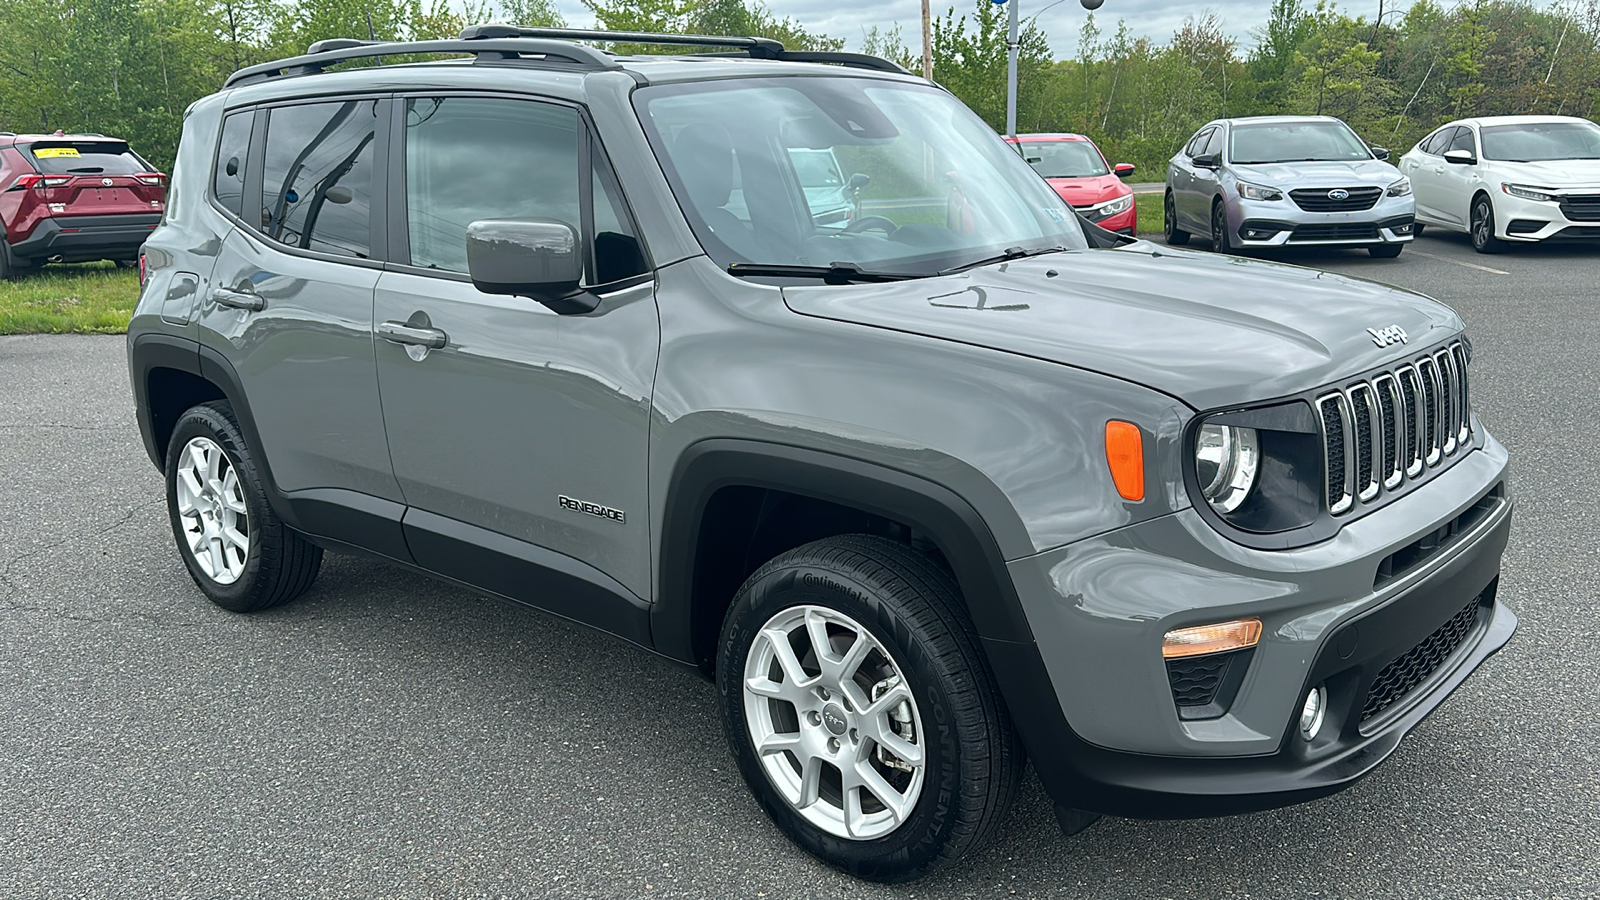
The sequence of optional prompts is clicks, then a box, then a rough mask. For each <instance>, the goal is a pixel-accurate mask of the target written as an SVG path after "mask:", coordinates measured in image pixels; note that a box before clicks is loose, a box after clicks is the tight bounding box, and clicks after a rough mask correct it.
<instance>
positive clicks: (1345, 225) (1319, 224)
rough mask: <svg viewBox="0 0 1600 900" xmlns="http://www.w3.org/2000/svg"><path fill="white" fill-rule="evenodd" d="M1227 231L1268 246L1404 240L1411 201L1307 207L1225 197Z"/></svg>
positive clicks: (1249, 243)
mask: <svg viewBox="0 0 1600 900" xmlns="http://www.w3.org/2000/svg"><path fill="white" fill-rule="evenodd" d="M1226 210H1227V217H1228V229H1229V232H1230V234H1229V237H1230V239H1231V242H1232V244H1233V246H1234V247H1237V248H1240V249H1249V248H1271V247H1285V246H1289V247H1318V246H1320V247H1370V246H1372V245H1374V244H1405V243H1409V242H1410V241H1411V240H1412V239H1413V237H1414V236H1415V235H1414V231H1415V228H1414V224H1413V223H1414V217H1415V214H1416V201H1415V200H1413V199H1412V198H1411V197H1410V196H1405V197H1390V196H1388V195H1387V194H1385V195H1382V196H1380V197H1379V198H1378V202H1377V203H1376V204H1375V205H1374V206H1373V207H1372V208H1371V209H1363V210H1352V211H1349V212H1309V211H1306V210H1303V209H1301V208H1300V207H1298V206H1296V205H1295V203H1294V201H1292V200H1290V199H1289V198H1288V197H1285V198H1284V199H1282V200H1272V201H1265V200H1245V199H1243V198H1230V199H1229V201H1228V203H1227V207H1226Z"/></svg>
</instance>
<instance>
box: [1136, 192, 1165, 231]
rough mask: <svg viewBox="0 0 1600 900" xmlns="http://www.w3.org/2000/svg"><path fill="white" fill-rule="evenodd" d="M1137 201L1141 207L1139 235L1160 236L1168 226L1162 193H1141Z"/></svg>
mask: <svg viewBox="0 0 1600 900" xmlns="http://www.w3.org/2000/svg"><path fill="white" fill-rule="evenodd" d="M1135 202H1136V203H1137V205H1138V208H1139V236H1140V237H1143V238H1156V237H1160V236H1161V231H1162V229H1163V228H1164V227H1165V226H1166V221H1165V217H1164V216H1163V215H1162V210H1161V195H1160V194H1140V195H1139V196H1138V197H1137V198H1135Z"/></svg>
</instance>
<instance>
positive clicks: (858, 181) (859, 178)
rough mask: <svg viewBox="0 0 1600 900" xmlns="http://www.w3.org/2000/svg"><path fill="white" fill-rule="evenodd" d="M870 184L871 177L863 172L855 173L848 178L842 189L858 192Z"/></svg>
mask: <svg viewBox="0 0 1600 900" xmlns="http://www.w3.org/2000/svg"><path fill="white" fill-rule="evenodd" d="M871 183H872V176H871V175H868V174H867V173H865V172H857V173H855V174H854V175H851V176H850V180H849V181H847V182H845V186H844V187H845V190H848V191H859V190H861V189H862V188H864V187H866V186H867V185H869V184H871Z"/></svg>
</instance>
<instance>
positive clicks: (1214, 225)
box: [1211, 200, 1233, 253]
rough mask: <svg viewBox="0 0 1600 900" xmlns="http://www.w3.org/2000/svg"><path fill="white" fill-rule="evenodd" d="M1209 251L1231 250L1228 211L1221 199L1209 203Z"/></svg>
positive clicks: (1229, 251) (1222, 251)
mask: <svg viewBox="0 0 1600 900" xmlns="http://www.w3.org/2000/svg"><path fill="white" fill-rule="evenodd" d="M1211 251H1212V252H1213V253H1232V252H1233V242H1232V241H1230V240H1228V211H1227V209H1226V208H1225V207H1224V206H1223V205H1222V201H1221V200H1218V201H1216V202H1215V203H1213V204H1211Z"/></svg>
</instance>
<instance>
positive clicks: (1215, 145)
mask: <svg viewBox="0 0 1600 900" xmlns="http://www.w3.org/2000/svg"><path fill="white" fill-rule="evenodd" d="M1202 152H1203V153H1206V154H1210V155H1217V156H1220V155H1221V154H1222V129H1221V128H1217V129H1215V130H1213V131H1212V132H1211V140H1209V141H1206V149H1205V150H1203V151H1202Z"/></svg>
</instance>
